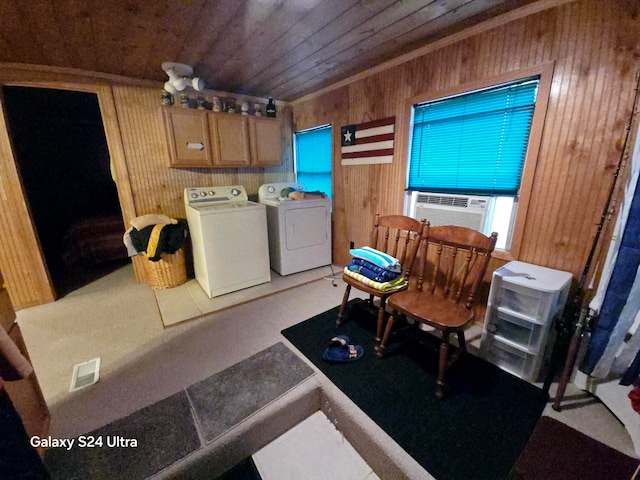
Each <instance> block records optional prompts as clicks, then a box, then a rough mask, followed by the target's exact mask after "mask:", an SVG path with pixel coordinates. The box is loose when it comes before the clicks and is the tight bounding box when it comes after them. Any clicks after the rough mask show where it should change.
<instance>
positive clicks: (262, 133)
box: [250, 117, 282, 167]
mask: <svg viewBox="0 0 640 480" xmlns="http://www.w3.org/2000/svg"><path fill="white" fill-rule="evenodd" d="M250 122H251V150H252V152H251V153H252V159H253V164H254V165H256V166H260V167H272V166H277V165H282V144H281V142H282V139H281V133H280V132H281V129H280V120H278V119H277V118H268V117H250Z"/></svg>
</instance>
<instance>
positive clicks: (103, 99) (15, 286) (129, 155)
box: [0, 65, 293, 309]
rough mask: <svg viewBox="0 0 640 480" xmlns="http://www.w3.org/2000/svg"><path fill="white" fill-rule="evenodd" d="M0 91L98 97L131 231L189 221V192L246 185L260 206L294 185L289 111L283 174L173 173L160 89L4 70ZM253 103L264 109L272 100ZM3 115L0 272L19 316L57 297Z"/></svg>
mask: <svg viewBox="0 0 640 480" xmlns="http://www.w3.org/2000/svg"><path fill="white" fill-rule="evenodd" d="M0 85H22V86H32V87H33V86H36V87H46V88H64V89H71V90H80V91H87V92H93V93H97V95H98V100H99V103H100V109H101V112H102V117H103V123H104V126H105V131H106V134H107V142H108V146H109V152H110V155H111V160H112V163H113V167H114V171H115V173H116V185H117V188H118V195H119V198H120V203H121V209H122V215H123V219H124V221H125V224H128V223H129V220H130V219H131V218H133V217H135V216H139V215H143V214H146V213H163V214H166V215H169V216H172V217H177V218H184V217H185V216H186V213H185V210H184V201H183V190H184V188H185V187H195V186H207V185H237V184H240V185H243V186H244V187H245V188H246V189H247V192H248V194H249V196H250V198H251V199H254V200H257V194H258V188H259V187H260V185H262V184H263V183H269V182H283V181H292V180H293V156H292V146H291V142H292V140H291V109H290V108H288V107H286V106H282V105H281V106H280V110H279V113H278V115H279V116H280V117H283V119H284V121H283V124H284V125H285V126H284V128H283V132H282V144H283V148H282V151H283V163H282V165H281V166H279V167H273V168H244V169H232V168H225V169H173V168H168V165H169V158H168V157H169V153H168V149H167V144H166V140H165V135H164V124H163V122H162V118H161V114H160V92H161V89H162V85H161V84H160V83H158V84H156V83H155V82H145V81H136V80H134V79H126V78H122V77H115V76H108V75H101V74H93V73H91V72H78V71H67V70H62V69H55V68H49V67H42V68H41V67H21V66H11V65H0ZM205 93H220V92H205ZM222 93H223V92H222ZM249 99H253V100H254V101H257V100H260V101H262V102H263V103H266V99H255V98H253V97H249ZM175 108H179V107H175ZM0 113H1V114H0V173H1V175H2V176H1V177H0V242H2V249H1V250H0V271H1V272H2V274H3V277H4V280H5V282H6V288H7V290H8V292H9V295H10V297H11V301H12V303H13V305H14V307H15V308H16V309H20V308H25V307H29V306H33V305H38V304H41V303H46V302H50V301H53V300H55V298H56V297H55V291H54V290H53V288H52V285H51V280H50V278H49V275H48V271H47V268H46V264H45V261H44V258H43V255H42V253H41V251H40V247H39V243H38V238H37V234H36V232H35V230H34V227H33V224H32V221H31V218H30V214H29V207H28V204H27V201H26V199H25V197H24V195H23V192H22V186H21V183H20V176H19V173H18V169H17V167H16V162H15V159H14V156H13V151H12V148H11V138H10V134H9V132H8V129H7V125H6V122H5V116H4V113H2V112H0ZM123 233H124V232H123ZM143 261H144V259H143V258H141V257H135V258H134V268H135V272H136V276H137V278H138V280H139V281H145V278H144V277H145V272H144V268H143V267H144V265H143V264H142V262H143Z"/></svg>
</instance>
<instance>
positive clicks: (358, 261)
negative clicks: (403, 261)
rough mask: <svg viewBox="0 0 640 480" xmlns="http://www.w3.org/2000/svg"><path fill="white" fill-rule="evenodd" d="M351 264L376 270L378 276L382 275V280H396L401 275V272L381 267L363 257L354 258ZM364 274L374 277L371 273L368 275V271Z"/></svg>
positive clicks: (372, 270) (355, 270)
mask: <svg viewBox="0 0 640 480" xmlns="http://www.w3.org/2000/svg"><path fill="white" fill-rule="evenodd" d="M350 265H355V266H357V267H364V268H366V269H367V270H369V271H371V272H374V273H375V274H376V275H377V276H380V277H382V280H380V281H381V282H386V281H390V280H395V279H396V278H398V277H399V276H400V272H394V271H392V270H387V269H386V268H382V267H379V266H377V265H374V264H373V263H371V262H370V261H368V260H363V259H362V258H352V259H351V263H350ZM349 270H352V271H354V272H357V271H358V270H357V269H354V268H349ZM359 273H362V272H359ZM362 274H363V275H366V276H367V277H369V278H372V277H370V276H369V275H367V274H366V273H362ZM374 280H375V279H374Z"/></svg>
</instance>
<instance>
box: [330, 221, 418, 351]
mask: <svg viewBox="0 0 640 480" xmlns="http://www.w3.org/2000/svg"><path fill="white" fill-rule="evenodd" d="M427 229H428V223H427V221H426V220H424V219H423V220H416V219H415V218H411V217H406V216H404V215H385V216H380V214H378V213H376V215H375V219H374V225H373V230H372V232H371V244H370V245H368V246H369V247H371V248H374V249H376V250H379V251H381V252H385V253H386V254H388V255H391V256H392V257H395V258H396V259H398V260H399V262H400V265H401V266H402V275H403V276H404V277H405V278H407V279H408V278H409V276H410V275H411V266H412V265H413V260H414V258H415V255H416V251H417V249H418V245H419V243H420V238H422V235H423V234H424V233H425V230H427ZM342 279H343V280H344V282H345V283H346V284H347V286H346V288H345V291H344V295H343V297H342V304H341V305H340V311H339V313H338V318H337V320H336V325H340V324H341V323H343V322H344V321H345V320H346V316H345V308H346V306H347V302H348V301H349V294H350V293H351V287H355V288H356V289H358V290H360V291H362V292H365V293H368V294H369V299H368V304H369V306H370V307H372V308H376V307H375V305H374V300H375V298H379V299H380V300H379V303H378V306H377V319H378V324H377V329H376V345H375V349H376V350H377V349H378V345H379V343H380V341H381V338H382V330H383V328H384V320H385V315H386V313H385V309H386V304H387V299H388V298H389V297H390V296H391V295H393V294H395V293H397V292H399V291H402V290H404V289H405V288H406V286H404V287H401V288H397V289H393V290H391V291H381V290H378V289H376V288H374V287H372V286H369V285H367V284H366V283H363V282H360V281H358V280H357V279H355V278H353V277H350V276H348V275H347V274H343V275H342Z"/></svg>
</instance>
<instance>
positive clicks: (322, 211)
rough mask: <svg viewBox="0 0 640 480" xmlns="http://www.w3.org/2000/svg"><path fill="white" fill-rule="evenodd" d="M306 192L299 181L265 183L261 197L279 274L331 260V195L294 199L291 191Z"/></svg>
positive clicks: (270, 249)
mask: <svg viewBox="0 0 640 480" xmlns="http://www.w3.org/2000/svg"><path fill="white" fill-rule="evenodd" d="M292 190H293V191H297V192H303V191H304V186H303V185H302V184H299V183H292V182H282V183H270V184H265V185H262V186H261V187H260V188H259V189H258V201H259V202H260V203H262V204H264V205H265V206H266V207H267V225H268V231H269V258H270V263H271V268H272V269H273V270H275V271H276V272H278V273H279V274H280V275H283V276H284V275H290V274H292V273H297V272H302V271H304V270H310V269H312V268H317V267H322V266H325V265H330V264H331V199H329V198H314V199H303V200H292V199H290V198H289V197H288V196H287V195H286V194H287V193H288V192H289V191H292Z"/></svg>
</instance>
